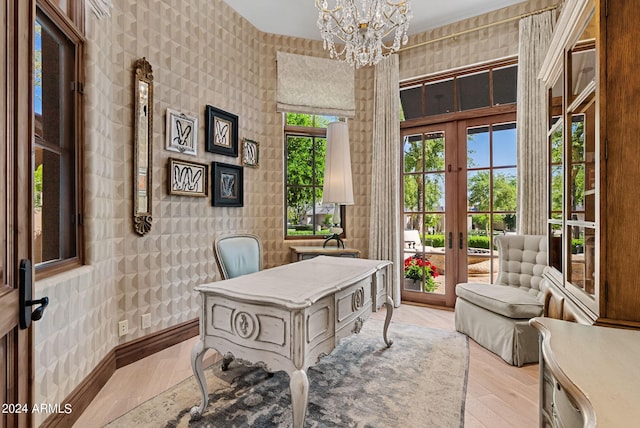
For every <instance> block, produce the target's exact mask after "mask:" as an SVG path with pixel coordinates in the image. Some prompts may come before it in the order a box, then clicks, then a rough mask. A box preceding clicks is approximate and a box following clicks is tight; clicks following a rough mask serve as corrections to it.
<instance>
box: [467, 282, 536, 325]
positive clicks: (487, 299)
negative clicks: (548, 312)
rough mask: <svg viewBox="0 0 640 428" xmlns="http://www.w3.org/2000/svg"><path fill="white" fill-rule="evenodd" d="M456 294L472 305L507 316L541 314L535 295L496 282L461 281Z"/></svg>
mask: <svg viewBox="0 0 640 428" xmlns="http://www.w3.org/2000/svg"><path fill="white" fill-rule="evenodd" d="M456 294H457V295H458V297H460V298H461V299H464V300H466V301H468V302H470V303H473V304H474V305H477V306H480V307H482V308H484V309H486V310H489V311H491V312H495V313H498V314H500V315H503V316H505V317H508V318H533V317H537V316H540V315H542V309H543V303H542V302H541V301H539V300H538V298H537V295H536V294H533V293H529V292H526V291H524V290H521V289H519V288H516V287H509V286H506V285H496V284H478V283H462V284H458V285H457V286H456Z"/></svg>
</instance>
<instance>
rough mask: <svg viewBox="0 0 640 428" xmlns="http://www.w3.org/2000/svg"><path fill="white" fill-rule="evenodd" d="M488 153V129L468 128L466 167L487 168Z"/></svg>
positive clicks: (483, 127) (485, 127) (486, 127)
mask: <svg viewBox="0 0 640 428" xmlns="http://www.w3.org/2000/svg"><path fill="white" fill-rule="evenodd" d="M489 153H490V151H489V127H488V126H482V127H478V128H469V129H468V130H467V167H469V168H486V167H488V166H489V162H490V159H489Z"/></svg>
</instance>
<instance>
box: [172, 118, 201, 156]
mask: <svg viewBox="0 0 640 428" xmlns="http://www.w3.org/2000/svg"><path fill="white" fill-rule="evenodd" d="M166 149H167V150H171V151H172V152H179V153H184V154H186V155H193V156H196V155H197V152H198V119H197V118H195V117H193V116H189V115H188V114H185V113H181V112H179V111H176V110H173V109H170V108H168V109H167V145H166Z"/></svg>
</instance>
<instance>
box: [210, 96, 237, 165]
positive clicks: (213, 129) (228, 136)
mask: <svg viewBox="0 0 640 428" xmlns="http://www.w3.org/2000/svg"><path fill="white" fill-rule="evenodd" d="M204 134H205V150H206V151H208V152H211V153H218V154H221V155H225V156H230V157H234V158H237V157H238V116H237V115H235V114H233V113H229V112H226V111H224V110H220V109H219V108H216V107H213V106H210V105H207V106H206V108H205V113H204Z"/></svg>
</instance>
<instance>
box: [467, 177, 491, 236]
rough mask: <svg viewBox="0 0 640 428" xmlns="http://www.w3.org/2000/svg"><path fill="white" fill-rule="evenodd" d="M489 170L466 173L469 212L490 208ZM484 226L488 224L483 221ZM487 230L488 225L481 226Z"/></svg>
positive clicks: (483, 210)
mask: <svg viewBox="0 0 640 428" xmlns="http://www.w3.org/2000/svg"><path fill="white" fill-rule="evenodd" d="M489 178H490V175H489V170H488V169H487V170H482V171H469V172H468V173H467V202H468V203H467V205H468V208H467V210H468V211H471V212H488V211H489V210H490V209H491V193H490V190H489V189H490V182H489ZM483 224H485V225H486V226H488V224H487V223H486V222H485V223H483ZM483 229H485V230H488V227H485V228H483Z"/></svg>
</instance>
